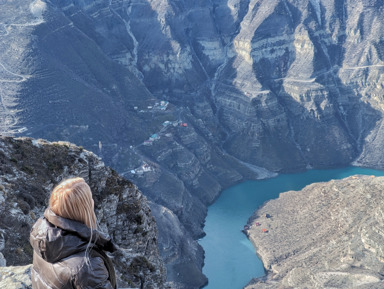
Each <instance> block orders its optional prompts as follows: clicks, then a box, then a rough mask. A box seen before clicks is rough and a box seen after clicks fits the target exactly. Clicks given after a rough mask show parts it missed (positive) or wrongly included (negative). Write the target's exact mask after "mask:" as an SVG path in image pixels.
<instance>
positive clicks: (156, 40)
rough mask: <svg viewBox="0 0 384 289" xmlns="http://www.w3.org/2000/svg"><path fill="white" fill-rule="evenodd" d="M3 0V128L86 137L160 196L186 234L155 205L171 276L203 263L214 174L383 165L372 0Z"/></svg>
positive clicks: (229, 176) (221, 182) (379, 24)
mask: <svg viewBox="0 0 384 289" xmlns="http://www.w3.org/2000/svg"><path fill="white" fill-rule="evenodd" d="M0 8H1V9H0V19H1V21H0V39H1V41H0V48H1V51H2V53H1V55H0V80H1V83H2V85H1V86H0V95H1V98H0V133H1V134H9V135H24V136H25V135H26V136H31V137H35V138H44V139H48V140H52V141H53V140H66V141H70V142H73V143H76V144H78V145H82V146H84V147H85V148H86V149H88V150H91V151H93V152H95V153H97V154H98V155H100V156H102V158H103V160H104V161H105V162H106V163H107V164H108V165H110V166H112V167H113V168H115V169H116V170H117V171H119V173H121V174H123V175H124V176H125V177H127V178H129V179H131V180H132V181H133V182H134V183H135V184H137V185H138V186H139V188H140V189H141V190H142V191H143V193H144V194H145V195H146V196H147V197H148V198H149V199H150V200H151V202H152V204H154V205H153V207H154V208H155V207H157V206H160V207H159V209H158V210H154V212H163V211H167V210H168V209H169V210H171V213H172V214H170V215H169V217H170V216H172V219H173V221H172V222H173V224H174V226H176V227H177V229H175V232H185V233H186V234H183V236H184V237H183V238H182V239H180V235H177V234H174V233H173V232H172V231H173V230H171V231H170V230H169V229H167V228H169V227H168V224H167V222H166V218H163V217H162V216H161V213H160V214H159V215H158V216H156V219H157V220H158V222H161V220H162V221H164V222H165V223H164V224H159V228H160V237H161V239H162V240H172V242H169V243H168V244H173V245H171V246H170V247H169V248H168V249H166V250H165V249H162V248H165V247H166V246H160V249H161V254H162V255H163V256H164V258H168V257H169V256H170V255H172V256H174V258H172V259H167V260H169V262H170V263H168V261H167V264H168V265H167V266H168V272H173V273H171V275H170V276H169V278H171V276H173V277H172V278H173V279H172V280H173V281H175V282H181V283H183V282H184V281H183V277H181V278H178V277H177V276H182V275H183V274H181V272H180V271H179V270H178V269H177V268H179V267H183V266H184V265H186V266H187V265H188V266H189V264H190V263H191V262H190V257H192V256H195V257H193V263H194V264H195V265H194V266H195V267H194V268H195V269H196V270H200V269H201V266H202V263H201V259H202V255H201V250H200V249H199V250H195V248H196V246H197V244H196V242H194V240H196V239H197V238H199V237H201V236H202V235H203V230H202V226H203V223H204V218H205V215H206V207H207V205H209V204H211V203H212V202H213V201H214V200H215V198H217V196H218V194H219V192H220V191H221V190H222V188H224V187H227V186H229V185H231V184H234V183H236V182H239V181H242V180H244V179H251V178H261V177H265V176H268V175H270V174H269V173H268V171H266V170H265V169H267V170H270V171H275V172H279V171H293V170H301V169H305V168H310V167H315V168H321V167H330V166H341V165H347V164H350V163H351V162H355V163H356V164H359V165H363V166H371V167H377V168H383V165H384V164H383V159H384V158H383V152H382V150H380V149H378V148H380V147H381V145H382V143H383V129H382V127H383V125H382V122H383V117H382V112H383V99H382V96H381V95H382V90H383V87H382V82H383V79H382V75H383V73H382V71H383V68H384V62H383V47H382V46H383V45H382V44H383V43H382V42H383V40H382V39H383V31H384V29H383V25H384V24H383V23H384V22H383V21H382V15H383V3H382V2H381V1H379V0H370V1H365V0H360V1H353V0H247V1H240V0H212V1H184V0H154V1H131V0H95V1H90V0H83V1H57V0H51V1H42V0H29V1H25V0H15V1H2V2H1V3H0ZM244 162H245V163H244ZM261 168H265V169H261ZM161 207H163V208H161ZM163 228H164V231H163ZM166 242H167V241H166ZM183 242H187V243H189V244H191V246H190V250H189V252H188V253H187V255H188V256H189V257H187V258H184V257H183V256H182V255H180V246H182V245H181V244H182V243H183ZM196 252H198V255H196ZM171 260H172V261H171ZM171 264H173V265H171ZM205 281H206V280H205V277H204V276H203V275H200V285H202V284H204V283H205ZM186 286H187V287H188V285H186ZM193 286H195V285H193ZM193 286H192V287H193Z"/></svg>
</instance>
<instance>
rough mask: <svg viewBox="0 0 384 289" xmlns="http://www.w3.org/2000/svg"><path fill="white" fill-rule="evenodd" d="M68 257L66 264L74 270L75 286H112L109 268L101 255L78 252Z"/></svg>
mask: <svg viewBox="0 0 384 289" xmlns="http://www.w3.org/2000/svg"><path fill="white" fill-rule="evenodd" d="M66 259H67V260H65V262H66V263H67V264H66V266H68V267H71V270H72V277H73V282H74V285H75V288H108V289H109V288H112V286H111V283H110V282H109V280H108V278H109V272H108V269H107V267H106V266H105V262H104V260H103V259H102V258H101V257H99V256H94V255H90V256H87V257H85V256H84V254H83V255H82V256H81V254H76V255H73V256H70V257H68V258H66ZM63 261H64V260H63Z"/></svg>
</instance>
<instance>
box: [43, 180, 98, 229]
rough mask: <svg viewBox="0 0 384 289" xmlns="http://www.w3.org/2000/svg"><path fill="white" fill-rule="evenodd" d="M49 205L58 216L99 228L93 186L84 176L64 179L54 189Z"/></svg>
mask: <svg viewBox="0 0 384 289" xmlns="http://www.w3.org/2000/svg"><path fill="white" fill-rule="evenodd" d="M49 207H50V208H51V210H52V211H53V212H54V213H55V214H56V215H58V216H61V217H63V218H67V219H71V220H75V221H79V222H82V223H84V224H85V225H87V226H88V227H89V228H91V229H96V228H97V222H96V215H95V211H94V202H93V199H92V192H91V188H90V187H89V186H88V184H87V183H86V182H85V180H84V179H83V178H71V179H67V180H64V181H62V182H61V183H60V184H58V185H57V186H56V187H55V188H54V189H53V191H52V194H51V197H50V199H49Z"/></svg>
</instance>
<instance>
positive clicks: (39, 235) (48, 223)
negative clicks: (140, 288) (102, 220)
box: [30, 208, 116, 263]
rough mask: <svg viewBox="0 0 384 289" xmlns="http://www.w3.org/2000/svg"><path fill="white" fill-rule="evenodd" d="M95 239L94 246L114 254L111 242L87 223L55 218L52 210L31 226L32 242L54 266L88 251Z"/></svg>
mask: <svg viewBox="0 0 384 289" xmlns="http://www.w3.org/2000/svg"><path fill="white" fill-rule="evenodd" d="M91 237H92V241H91V246H92V247H93V246H97V247H98V248H100V249H102V250H104V251H110V252H113V251H115V249H116V248H115V246H114V244H113V243H112V242H111V240H110V239H109V238H108V237H107V236H106V235H104V234H103V233H101V232H100V231H97V230H91V229H90V228H89V227H88V226H86V225H85V224H83V223H81V222H78V221H74V220H70V219H66V218H63V217H60V216H58V215H56V214H55V213H54V212H53V211H52V210H50V209H49V208H48V209H47V210H46V211H45V212H44V217H42V218H40V219H39V220H38V221H37V222H36V223H35V225H34V226H33V227H32V230H31V234H30V243H31V245H32V247H33V249H34V251H35V252H36V253H37V254H39V256H41V257H42V258H43V259H44V260H46V261H48V262H50V263H54V262H57V261H59V260H61V259H63V258H66V257H68V256H71V255H73V254H76V253H79V252H85V251H86V249H87V246H88V244H89V241H90V239H91Z"/></svg>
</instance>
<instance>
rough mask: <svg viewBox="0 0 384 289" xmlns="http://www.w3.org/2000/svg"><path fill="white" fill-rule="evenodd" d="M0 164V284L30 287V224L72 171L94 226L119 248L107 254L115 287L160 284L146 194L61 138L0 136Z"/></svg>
mask: <svg viewBox="0 0 384 289" xmlns="http://www.w3.org/2000/svg"><path fill="white" fill-rule="evenodd" d="M0 164H1V165H0V288H30V286H31V281H30V277H29V272H30V263H32V248H31V246H30V245H29V232H30V228H31V227H32V225H33V224H34V223H35V221H36V220H37V218H39V217H40V216H42V214H43V212H44V209H45V208H46V206H47V203H48V198H49V195H50V192H51V190H52V188H53V187H54V185H55V184H57V183H58V182H60V181H61V180H62V179H65V178H68V177H73V176H80V177H83V178H84V179H85V180H86V181H87V182H88V184H89V185H90V187H91V189H92V192H93V197H94V200H95V210H96V214H97V217H98V220H99V223H100V228H101V230H102V231H104V232H106V233H108V234H109V235H110V236H111V237H112V239H113V240H114V241H115V242H116V243H117V245H118V246H119V247H120V250H119V251H118V252H117V253H116V254H115V256H114V259H113V262H114V265H115V268H116V271H117V272H116V273H117V277H118V285H119V287H125V288H128V287H129V288H166V285H165V276H166V274H165V269H164V265H163V262H162V260H161V258H160V256H159V251H158V242H157V238H158V237H157V227H156V222H155V220H154V218H153V216H152V213H151V210H150V208H149V206H148V205H147V200H146V198H145V197H144V196H143V195H142V194H141V192H140V191H139V190H138V189H137V187H136V186H135V185H133V184H132V183H131V182H129V181H127V180H125V179H123V178H121V177H120V176H119V175H117V174H116V173H115V172H114V171H113V170H112V169H110V168H108V167H106V166H104V163H103V162H102V161H101V160H100V159H99V158H98V157H97V156H96V155H94V154H93V153H91V152H88V151H86V150H84V149H83V148H81V147H77V146H75V145H72V144H70V143H66V142H55V143H51V142H47V141H43V140H35V139H30V138H10V137H0ZM7 266H8V267H7Z"/></svg>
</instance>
